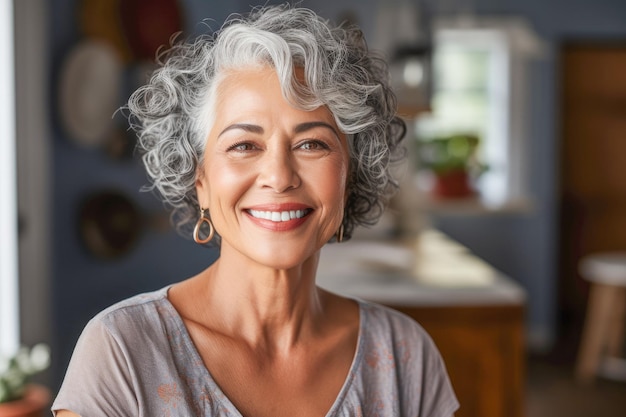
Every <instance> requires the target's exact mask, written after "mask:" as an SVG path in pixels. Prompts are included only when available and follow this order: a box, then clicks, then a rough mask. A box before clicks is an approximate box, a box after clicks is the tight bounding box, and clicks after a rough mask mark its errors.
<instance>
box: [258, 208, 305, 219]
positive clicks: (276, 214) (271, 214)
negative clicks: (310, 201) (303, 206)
mask: <svg viewBox="0 0 626 417" xmlns="http://www.w3.org/2000/svg"><path fill="white" fill-rule="evenodd" d="M248 212H249V213H250V214H251V215H252V217H256V218H257V219H265V220H271V221H273V222H286V221H289V220H292V219H299V218H301V217H304V215H305V214H306V213H307V210H289V211H261V210H248Z"/></svg>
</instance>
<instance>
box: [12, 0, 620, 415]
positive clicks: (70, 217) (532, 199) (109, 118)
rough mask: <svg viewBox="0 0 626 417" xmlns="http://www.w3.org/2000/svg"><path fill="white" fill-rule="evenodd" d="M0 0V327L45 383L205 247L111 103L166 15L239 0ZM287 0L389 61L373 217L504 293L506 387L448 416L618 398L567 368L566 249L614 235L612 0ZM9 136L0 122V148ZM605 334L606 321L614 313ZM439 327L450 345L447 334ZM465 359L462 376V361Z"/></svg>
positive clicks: (616, 94)
mask: <svg viewBox="0 0 626 417" xmlns="http://www.w3.org/2000/svg"><path fill="white" fill-rule="evenodd" d="M280 3H282V2H274V1H267V2H263V4H280ZM2 4H3V9H2V10H1V11H0V13H4V15H5V16H2V19H3V20H2V21H3V22H6V23H7V24H6V25H2V26H3V27H5V28H6V30H5V32H3V35H2V37H3V38H4V39H3V42H4V43H3V46H5V47H3V48H0V49H2V50H4V51H5V52H3V55H2V59H1V60H0V66H4V67H7V68H4V69H2V71H5V72H6V71H8V72H6V74H5V72H0V75H1V76H3V77H4V76H5V75H6V77H5V78H3V79H4V80H9V82H8V84H6V85H4V86H5V87H6V89H2V90H3V91H4V92H3V95H5V97H4V98H2V99H1V100H2V101H3V102H2V104H1V106H0V109H5V110H3V111H2V113H3V114H2V118H1V119H0V121H1V122H3V123H2V124H3V126H4V127H3V129H5V130H4V131H3V136H4V138H3V139H2V141H3V142H7V144H5V145H3V146H6V148H3V149H2V151H3V152H2V155H1V156H0V158H2V159H1V161H0V165H2V167H3V169H4V170H5V171H6V172H5V171H3V173H4V174H3V179H2V181H3V182H2V183H1V184H2V187H3V189H4V190H7V191H6V192H3V195H4V196H3V201H4V203H3V204H2V205H3V206H4V208H1V209H0V210H4V212H2V216H3V217H2V218H3V219H5V222H4V223H3V228H2V231H3V233H2V234H3V240H2V246H1V247H0V261H1V263H0V268H2V269H1V271H2V274H1V275H0V290H1V291H2V292H0V342H1V343H0V346H1V347H2V348H3V349H6V350H10V349H12V348H13V347H14V346H17V344H18V343H21V344H26V345H32V344H34V343H37V342H45V343H47V344H49V345H50V347H51V350H52V355H53V361H52V366H51V368H50V370H49V371H48V373H47V374H45V375H44V376H43V377H41V379H42V382H43V383H44V384H46V385H48V386H49V387H50V388H51V389H52V391H53V392H54V390H55V389H56V388H57V387H58V386H59V384H60V382H61V380H62V377H63V373H64V370H65V368H66V366H67V363H68V361H69V358H70V356H71V352H72V349H73V347H74V344H75V342H76V340H77V338H78V336H79V334H80V331H81V330H82V328H83V327H84V325H85V324H86V322H87V321H88V320H89V319H90V318H91V317H92V316H93V315H95V314H96V313H97V312H99V311H100V310H102V309H103V308H105V307H106V306H109V305H111V304H112V303H114V302H116V301H119V300H121V299H123V298H126V297H129V296H131V295H134V294H137V293H140V292H144V291H149V290H154V289H158V288H161V287H162V286H164V285H167V284H169V283H173V282H176V281H179V280H181V279H183V278H185V277H188V276H192V275H194V274H196V273H197V272H199V271H200V270H202V269H204V268H206V267H207V266H208V265H209V264H210V263H211V262H212V261H213V260H214V259H215V258H216V257H217V255H218V254H217V252H216V251H215V250H210V249H204V248H201V247H198V246H197V245H196V244H195V243H193V241H191V240H190V239H184V238H182V237H180V236H179V235H178V234H177V233H176V232H175V231H174V230H172V228H171V227H170V226H169V224H168V214H167V212H166V211H165V209H164V207H163V206H162V204H161V203H160V202H159V200H158V199H157V198H155V196H154V195H153V194H152V193H151V192H140V189H141V188H142V186H144V185H145V184H146V177H145V175H144V173H143V168H142V167H141V165H140V161H139V159H138V158H137V156H136V155H134V153H133V146H134V141H135V139H134V137H133V135H132V132H129V131H128V126H127V123H126V120H125V117H124V114H123V113H124V112H123V111H116V110H117V109H118V108H120V107H121V106H123V105H124V103H125V101H126V99H127V98H128V96H129V95H130V93H131V92H132V91H133V90H134V89H135V88H137V87H138V86H139V85H141V84H142V83H143V82H145V80H146V79H147V76H148V75H149V74H150V72H151V71H152V69H153V68H154V64H153V62H154V57H155V54H156V53H157V49H158V47H159V46H160V45H164V44H167V43H168V42H169V39H170V37H171V35H172V34H173V33H175V32H179V31H182V37H191V36H193V35H195V34H199V33H207V32H208V33H210V32H212V31H214V30H217V29H218V28H219V27H220V25H221V23H222V22H223V21H224V19H225V18H226V17H227V16H228V15H229V14H231V13H236V12H240V13H241V12H248V11H249V10H250V4H251V3H250V1H233V0H229V1H227V0H211V1H208V0H178V1H176V0H152V1H140V0H132V1H131V0H124V1H122V0H48V1H45V0H20V1H14V2H11V1H8V0H4V1H2ZM300 5H302V6H305V7H309V8H312V9H314V10H315V11H317V12H318V13H319V14H321V15H322V16H324V17H326V18H328V19H330V20H332V21H335V22H344V21H348V22H352V23H356V24H358V25H359V26H360V27H361V28H362V29H363V32H364V34H365V36H366V39H367V40H368V44H369V45H370V47H371V48H372V49H376V50H377V51H379V52H380V53H381V54H383V55H384V56H385V57H386V58H387V59H388V61H389V62H390V66H391V70H392V81H393V84H394V88H395V89H396V91H397V93H398V98H399V111H400V113H401V115H402V116H403V117H404V118H405V120H406V121H407V125H408V137H407V148H408V151H409V152H408V153H409V161H408V163H407V164H406V166H405V167H403V168H402V175H403V177H402V178H403V184H402V190H401V192H400V194H399V195H398V197H397V198H395V199H394V201H393V202H392V208H391V210H390V211H389V214H388V215H387V216H386V218H385V219H383V220H384V221H383V223H382V224H381V225H380V226H378V228H377V229H376V230H374V231H371V233H373V234H375V233H377V234H378V235H379V236H380V235H385V236H387V237H396V238H397V237H399V238H406V237H407V236H412V235H413V234H419V233H420V232H421V231H424V230H430V231H432V230H436V231H438V232H441V233H443V234H444V235H445V236H447V237H449V238H450V239H451V240H452V241H454V242H456V243H458V244H460V245H462V246H463V247H465V248H467V249H468V250H469V251H471V253H472V254H473V255H475V256H476V257H477V258H479V259H481V260H483V261H485V262H486V263H487V264H488V265H489V266H490V267H491V268H493V270H495V271H498V273H499V274H501V275H502V276H505V277H506V282H507V285H510V287H511V288H514V289H515V291H517V292H516V294H523V295H522V296H520V297H519V298H518V303H517V304H516V308H518V307H519V309H518V310H516V311H517V312H521V313H520V314H522V315H523V316H522V318H521V319H520V320H521V323H516V324H515V325H516V326H518V325H519V326H521V327H520V328H521V329H522V330H521V331H522V337H521V338H520V339H519V340H518V339H516V340H518V341H517V342H516V343H520V344H521V348H522V355H523V362H522V364H521V368H519V375H516V377H515V378H516V379H515V381H517V382H515V383H521V384H522V388H521V392H522V394H521V395H522V398H521V403H520V404H521V405H520V406H519V407H517V406H516V407H517V408H518V410H515V411H511V410H509V409H507V408H506V406H494V407H492V408H491V409H490V408H489V407H488V406H485V407H487V408H484V409H483V408H480V407H479V408H475V409H472V408H471V407H469V406H468V407H466V408H465V409H463V408H462V409H461V410H460V411H459V414H458V415H459V416H470V415H476V416H482V417H489V416H499V415H502V416H505V415H507V416H511V415H528V416H540V415H545V416H560V415H568V416H578V415H581V416H582V415H589V414H590V413H591V412H592V410H593V412H594V415H597V416H617V415H623V410H624V409H626V382H622V381H615V380H613V379H609V378H606V377H602V376H601V377H599V378H597V380H595V382H593V383H589V382H588V381H587V383H580V382H576V379H575V369H576V364H577V356H578V355H579V350H580V349H579V347H580V345H581V339H582V331H583V324H584V320H585V314H586V313H587V310H588V308H587V305H588V298H589V294H590V292H591V290H590V289H591V287H592V285H591V284H590V283H589V281H588V279H585V277H583V276H581V274H580V272H579V265H580V262H581V259H583V257H584V256H586V255H589V254H591V253H596V252H606V251H620V250H621V251H625V252H626V214H625V213H626V194H625V192H626V176H625V175H624V174H623V170H622V166H623V165H624V164H626V141H625V140H624V132H626V2H624V1H622V0H568V1H560V0H541V1H539V0H437V1H435V0H419V1H418V0H404V1H401V0H394V1H383V0H359V1H357V0H315V1H314V0H309V1H306V0H305V1H302V2H300ZM12 48H14V49H12ZM12 51H13V52H12ZM11 71H14V77H15V82H14V83H11V81H10V80H11ZM10 91H15V97H12V96H11V94H9V93H7V92H10ZM13 115H14V117H13ZM13 120H15V122H13ZM12 126H13V127H12ZM6 135H15V137H16V138H17V140H16V141H15V144H14V145H12V143H8V142H11V141H9V140H8V138H10V137H11V136H6ZM15 184H17V186H16V185H15ZM15 218H17V219H18V222H15V221H14V219H15ZM6 219H8V220H6ZM370 236H371V235H370ZM364 238H367V236H365V237H364ZM16 242H17V245H16ZM16 249H17V250H16ZM617 284H618V285H617V286H616V288H619V287H620V285H619V284H620V282H618V283H617ZM449 286H450V285H448V287H449ZM462 286H463V285H460V287H462ZM461 290H462V288H461ZM471 291H472V292H480V288H479V287H476V286H472V288H471ZM616 291H618V290H617V289H616ZM619 291H621V290H619ZM520 300H521V301H520ZM622 305H623V302H622ZM615 311H619V309H618V308H617V309H616V310H615ZM458 314H462V312H460V313H458ZM495 314H498V313H497V311H496V312H495ZM516 314H517V313H516ZM468 317H469V316H468ZM418 320H419V318H418ZM455 323H456V322H455ZM622 323H623V322H622ZM456 325H458V326H462V324H460V325H459V324H458V323H457V324H455V326H456ZM468 326H470V327H468V329H469V328H474V327H471V326H476V327H479V326H480V322H478V323H472V324H471V325H468ZM516 329H517V327H516ZM461 330H462V329H461ZM429 331H431V330H430V329H429ZM516 331H517V330H516ZM433 332H434V333H437V330H436V329H433ZM614 332H617V333H619V334H621V335H622V336H623V334H624V327H623V325H622V327H621V328H620V327H619V326H618V327H616V328H615V329H614ZM598 337H599V336H598ZM454 340H456V341H457V342H458V343H460V344H461V346H460V347H459V348H460V349H462V348H463V346H462V345H463V338H461V339H454ZM442 343H443V342H442ZM455 343H456V342H455ZM444 350H445V348H444V349H442V351H444ZM622 350H623V349H622ZM444 353H445V352H444ZM621 353H623V352H621ZM444 356H445V355H444ZM469 360H470V361H471V358H470V359H469ZM503 360H506V358H505V359H503ZM515 360H517V359H515ZM451 362H452V363H453V362H454V359H452V360H451ZM505 369H506V367H503V368H502V369H499V370H496V371H494V372H505ZM516 369H518V368H516ZM452 372H461V371H451V373H452ZM468 372H469V371H468ZM516 372H517V371H516ZM473 378H477V379H480V378H481V376H480V375H475V376H473V375H466V378H465V379H468V380H469V381H470V384H471V381H472V380H473ZM461 379H462V378H460V377H459V381H461ZM594 379H595V378H594ZM616 379H619V377H617V378H616ZM520 381H521V382H520ZM453 382H454V378H453ZM459 384H461V382H459ZM516 389H517V388H515V389H514V390H516ZM516 392H517V391H516ZM481 395H487V396H488V395H489V393H488V392H487V393H484V392H483V393H481ZM477 407H478V406H477ZM498 407H500V408H498ZM477 410H478V411H477ZM480 410H483V411H480ZM485 410H488V411H485ZM507 410H508V411H507Z"/></svg>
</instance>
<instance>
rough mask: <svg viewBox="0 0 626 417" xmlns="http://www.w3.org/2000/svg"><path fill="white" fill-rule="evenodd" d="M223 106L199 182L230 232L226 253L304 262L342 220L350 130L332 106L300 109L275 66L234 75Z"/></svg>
mask: <svg viewBox="0 0 626 417" xmlns="http://www.w3.org/2000/svg"><path fill="white" fill-rule="evenodd" d="M215 108H216V114H215V123H214V125H213V127H212V129H211V131H210V132H209V136H208V139H207V145H206V150H205V153H204V161H203V164H202V165H201V166H200V167H199V173H198V180H197V182H196V186H197V192H198V200H199V202H200V205H201V206H202V207H204V208H208V209H209V212H210V215H211V220H212V222H213V225H214V227H215V229H216V230H217V232H218V233H219V234H220V235H221V236H222V248H221V251H222V256H224V254H225V253H228V252H229V251H235V252H236V253H238V254H241V255H243V256H245V257H247V258H248V259H250V260H252V261H254V262H256V263H259V264H262V265H265V266H269V267H273V268H276V269H288V268H292V267H295V266H298V265H299V264H301V263H302V262H304V261H305V260H307V259H309V258H310V257H311V256H312V255H314V254H316V253H317V251H318V250H319V249H320V248H321V247H322V246H323V245H324V244H325V243H326V242H327V241H328V240H329V239H330V238H331V237H332V235H333V234H334V233H335V232H336V231H337V229H338V228H339V226H340V224H341V221H342V218H343V211H344V204H345V200H346V181H347V174H348V164H349V157H348V146H347V142H346V138H345V135H344V134H342V133H341V132H340V131H339V129H338V128H337V125H336V124H335V121H334V118H333V116H332V114H331V113H330V111H329V110H328V109H327V108H326V107H319V108H317V109H315V110H313V111H304V110H300V109H297V108H294V107H292V106H291V104H289V103H288V102H287V101H286V100H285V99H284V98H283V96H282V93H281V90H280V84H279V81H278V77H277V75H276V72H275V70H274V69H272V68H269V67H263V68H262V69H250V70H240V71H234V72H231V73H230V74H228V75H227V76H226V78H225V79H224V80H223V81H222V83H221V84H220V86H219V88H218V97H217V100H216V105H215ZM231 253H232V252H231Z"/></svg>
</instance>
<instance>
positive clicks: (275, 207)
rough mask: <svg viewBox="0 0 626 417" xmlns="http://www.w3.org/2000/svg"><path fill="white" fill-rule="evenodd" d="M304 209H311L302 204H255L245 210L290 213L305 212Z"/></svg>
mask: <svg viewBox="0 0 626 417" xmlns="http://www.w3.org/2000/svg"><path fill="white" fill-rule="evenodd" d="M306 209H311V207H310V206H307V205H306V204H302V203H268V204H257V205H254V206H250V207H246V210H258V211H291V210H306Z"/></svg>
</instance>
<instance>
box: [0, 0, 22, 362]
mask: <svg viewBox="0 0 626 417" xmlns="http://www.w3.org/2000/svg"><path fill="white" fill-rule="evenodd" d="M12 6H13V1H12V0H0V91H2V94H1V95H0V190H2V195H3V202H2V204H0V352H12V351H14V350H16V349H17V346H18V343H19V311H18V304H17V303H18V301H17V300H18V273H17V264H18V259H17V246H18V242H17V185H16V182H17V178H16V151H15V95H14V89H15V82H14V69H13V68H14V60H13V7H12Z"/></svg>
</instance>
